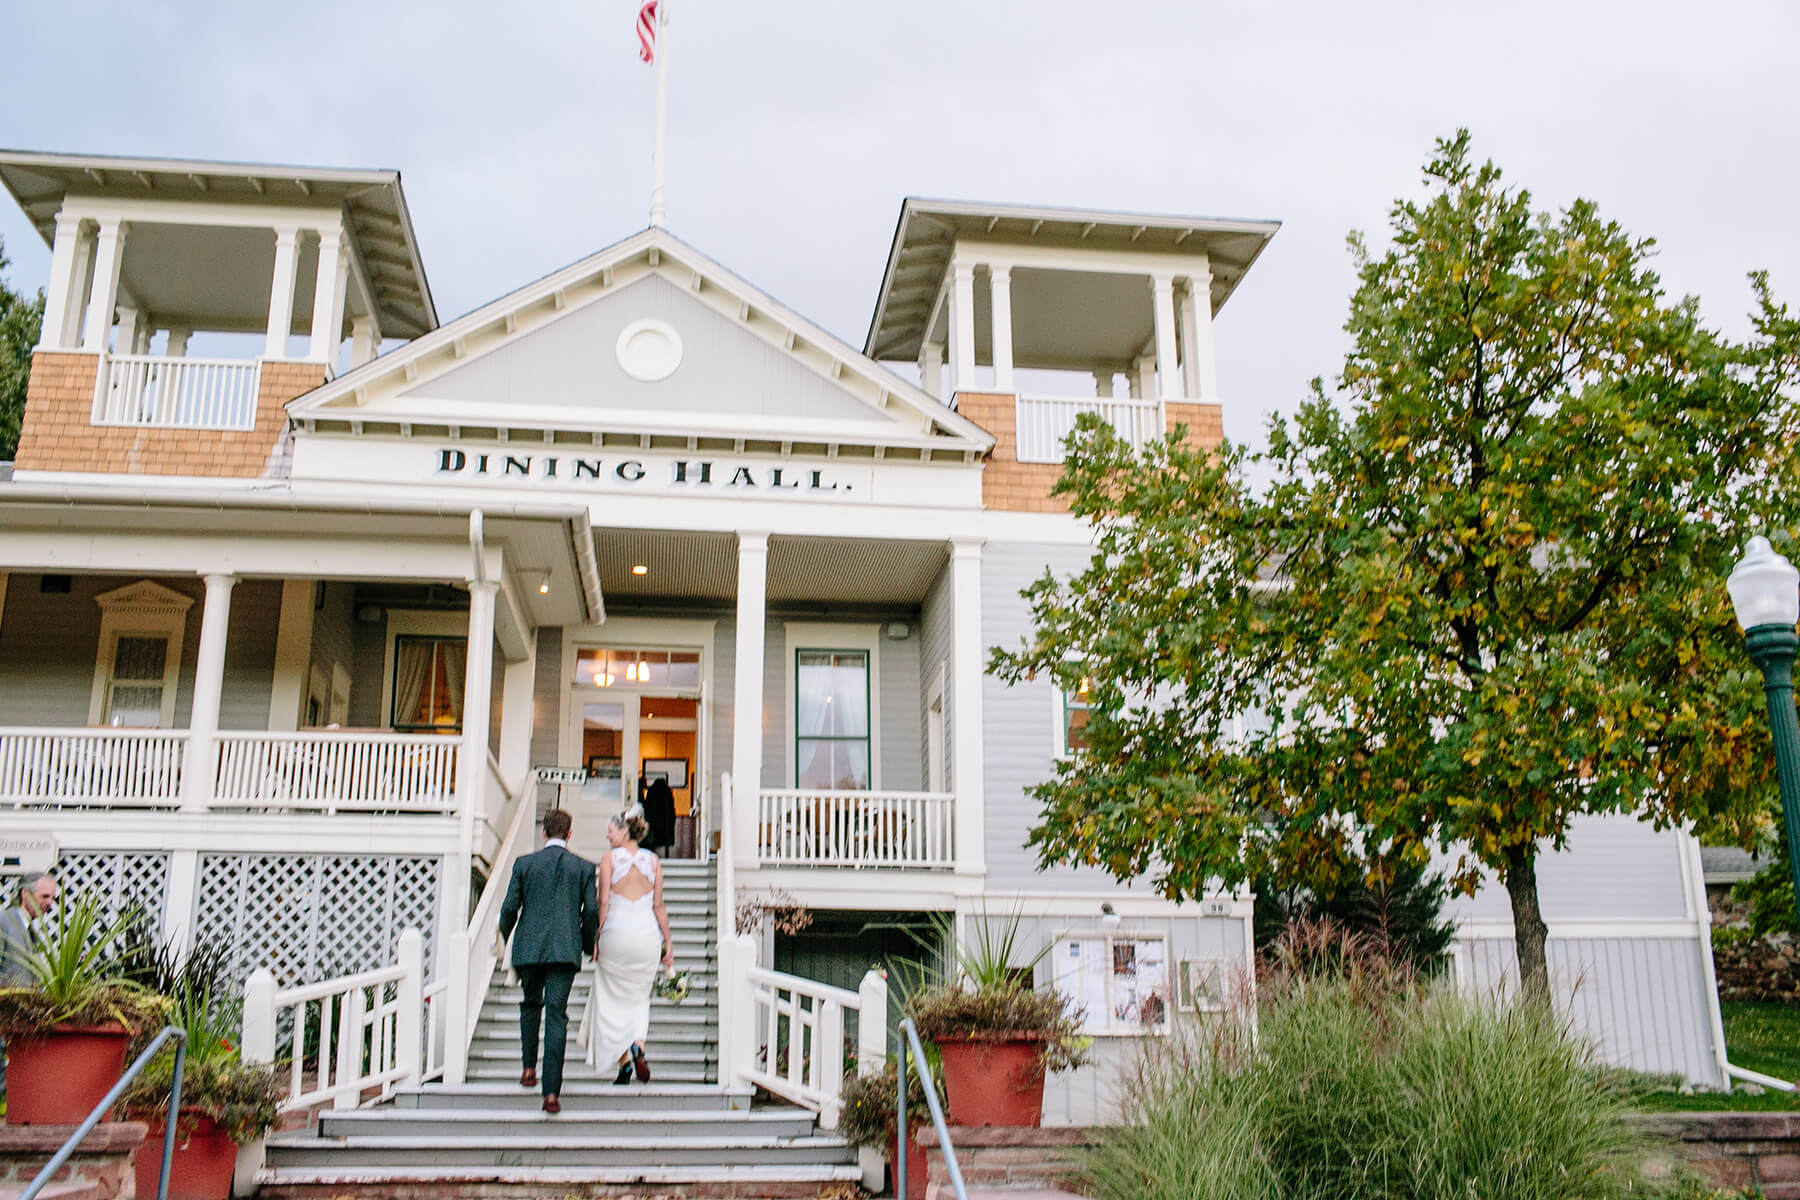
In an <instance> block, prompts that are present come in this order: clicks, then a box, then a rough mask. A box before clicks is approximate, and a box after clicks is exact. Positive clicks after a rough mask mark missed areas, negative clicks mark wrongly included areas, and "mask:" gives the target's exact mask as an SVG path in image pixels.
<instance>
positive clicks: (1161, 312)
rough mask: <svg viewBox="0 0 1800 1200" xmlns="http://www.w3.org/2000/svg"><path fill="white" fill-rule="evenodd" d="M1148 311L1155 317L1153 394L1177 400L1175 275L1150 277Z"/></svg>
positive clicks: (1165, 398) (1159, 397)
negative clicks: (1154, 379)
mask: <svg viewBox="0 0 1800 1200" xmlns="http://www.w3.org/2000/svg"><path fill="white" fill-rule="evenodd" d="M1150 297H1151V315H1152V316H1153V317H1154V318H1155V321H1156V398H1157V399H1158V400H1179V399H1180V398H1181V375H1180V372H1179V371H1177V369H1176V366H1175V277H1174V276H1173V275H1152V276H1151V277H1150Z"/></svg>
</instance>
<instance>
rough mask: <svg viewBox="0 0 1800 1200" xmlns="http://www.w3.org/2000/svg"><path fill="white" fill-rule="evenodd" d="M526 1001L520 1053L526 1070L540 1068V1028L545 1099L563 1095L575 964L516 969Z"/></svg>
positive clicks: (521, 1009)
mask: <svg viewBox="0 0 1800 1200" xmlns="http://www.w3.org/2000/svg"><path fill="white" fill-rule="evenodd" d="M514 970H516V971H517V972H518V974H519V985H520V987H522V988H523V989H524V991H525V1001H524V1003H523V1004H521V1005H520V1006H519V1049H520V1051H521V1053H522V1056H523V1059H524V1062H523V1063H522V1064H521V1065H523V1066H524V1067H525V1069H526V1070H531V1069H533V1068H535V1067H536V1066H537V1060H538V1024H539V1020H540V1018H541V1019H542V1023H543V1028H544V1069H543V1070H541V1071H539V1072H538V1082H539V1083H540V1084H541V1085H542V1087H543V1092H544V1095H546V1096H554V1095H556V1094H557V1093H558V1092H561V1091H562V1075H563V1055H564V1053H565V1052H566V1051H567V1050H568V1046H569V990H570V989H571V988H573V987H574V986H575V966H574V964H572V963H525V964H522V965H520V966H518V967H515V968H514Z"/></svg>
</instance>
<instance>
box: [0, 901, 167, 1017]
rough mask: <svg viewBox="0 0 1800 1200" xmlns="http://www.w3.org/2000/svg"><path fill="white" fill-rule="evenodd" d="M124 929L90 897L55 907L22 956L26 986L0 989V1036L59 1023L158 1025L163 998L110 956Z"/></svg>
mask: <svg viewBox="0 0 1800 1200" xmlns="http://www.w3.org/2000/svg"><path fill="white" fill-rule="evenodd" d="M124 927H125V920H124V918H119V919H117V920H112V921H108V920H107V919H106V916H105V914H104V913H103V912H102V910H101V908H100V905H99V902H98V901H96V900H95V899H94V898H93V897H91V896H82V897H78V898H77V899H75V900H73V901H70V902H68V903H66V904H63V905H61V906H59V907H58V908H57V910H56V915H55V918H54V920H51V921H49V922H47V928H46V929H45V930H44V932H43V933H42V934H41V935H40V938H39V941H38V944H37V946H36V948H35V949H34V950H33V951H32V953H31V955H30V956H29V958H28V959H27V967H28V968H29V970H30V971H31V977H32V982H31V984H30V985H29V986H26V987H15V988H4V989H0V1036H13V1035H16V1034H21V1033H33V1032H36V1031H38V1030H42V1029H48V1028H52V1027H55V1026H59V1025H62V1026H81V1025H120V1026H123V1027H124V1028H125V1029H126V1030H127V1031H129V1032H131V1033H134V1034H135V1033H138V1032H141V1031H143V1030H146V1029H152V1028H155V1027H156V1026H158V1025H159V1024H161V1022H162V1019H163V1015H164V1014H165V1013H166V1012H167V1010H168V1001H166V1000H165V999H163V998H162V997H160V996H157V995H155V994H153V993H151V992H149V991H147V990H146V989H144V988H143V987H141V986H139V985H138V984H136V983H133V982H131V981H130V980H127V979H123V978H121V977H120V975H119V972H118V969H117V962H116V960H115V959H113V958H112V957H111V954H110V952H111V950H112V948H113V945H114V943H115V942H117V940H118V939H119V936H120V934H121V933H122V931H123V929H124Z"/></svg>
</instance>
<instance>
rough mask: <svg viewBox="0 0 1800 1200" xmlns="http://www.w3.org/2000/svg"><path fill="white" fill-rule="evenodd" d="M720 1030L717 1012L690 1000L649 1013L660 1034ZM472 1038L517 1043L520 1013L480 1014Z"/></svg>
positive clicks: (576, 1019) (654, 1029) (653, 1028)
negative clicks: (700, 1006) (670, 1031)
mask: <svg viewBox="0 0 1800 1200" xmlns="http://www.w3.org/2000/svg"><path fill="white" fill-rule="evenodd" d="M579 1020H580V1018H579V1017H577V1016H576V1015H575V1014H574V1013H570V1014H569V1022H570V1024H576V1023H578V1022H579ZM718 1027H719V1010H718V1009H717V1008H714V1007H712V1006H711V1005H708V1006H706V1007H705V1008H699V1007H696V1006H695V1005H694V1003H693V1001H692V1000H689V1002H688V1003H686V1004H682V1005H679V1006H672V1007H669V1008H658V1009H652V1010H651V1013H650V1029H651V1031H652V1032H659V1031H661V1030H665V1029H670V1030H672V1029H690V1028H702V1029H710V1030H716V1029H718ZM475 1036H476V1038H477V1039H479V1038H484V1037H497V1038H510V1039H511V1040H513V1041H515V1042H516V1041H518V1040H519V1012H518V1010H517V1009H504V1008H503V1009H499V1010H497V1011H494V1012H491V1013H490V1012H489V1011H487V1010H486V1009H483V1010H482V1013H481V1019H480V1020H479V1021H477V1022H475Z"/></svg>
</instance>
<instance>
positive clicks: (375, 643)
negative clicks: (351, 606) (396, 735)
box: [350, 617, 387, 729]
mask: <svg viewBox="0 0 1800 1200" xmlns="http://www.w3.org/2000/svg"><path fill="white" fill-rule="evenodd" d="M351 631H352V633H351V640H352V643H353V653H352V657H351V670H350V724H352V725H355V726H357V727H359V728H362V729H382V728H386V726H387V714H386V713H384V712H382V711H381V691H382V684H383V682H384V681H383V679H382V677H381V673H382V671H384V670H385V669H386V665H385V664H386V660H387V618H386V617H383V618H382V619H381V620H379V621H363V620H356V621H354V623H353V624H352V625H351Z"/></svg>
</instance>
